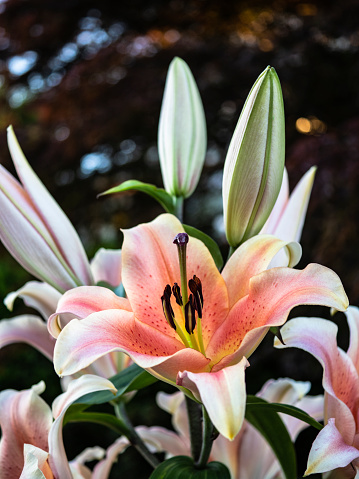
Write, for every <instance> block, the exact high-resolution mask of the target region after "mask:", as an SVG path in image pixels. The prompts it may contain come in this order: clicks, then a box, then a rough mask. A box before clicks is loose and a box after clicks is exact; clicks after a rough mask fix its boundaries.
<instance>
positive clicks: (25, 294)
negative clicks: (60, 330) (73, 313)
mask: <svg viewBox="0 0 359 479" xmlns="http://www.w3.org/2000/svg"><path fill="white" fill-rule="evenodd" d="M16 298H22V299H23V301H24V303H25V304H26V306H29V307H30V308H34V309H36V310H37V311H39V313H41V315H42V316H43V318H44V319H45V320H47V318H48V317H49V316H50V315H51V314H53V313H54V311H56V307H57V303H58V301H59V299H60V298H61V294H60V293H59V292H58V291H57V290H56V289H55V288H53V287H52V286H50V285H49V284H47V283H40V282H38V281H29V282H27V283H26V284H25V285H24V286H23V287H22V288H20V289H18V290H17V291H13V292H12V293H9V294H8V295H7V296H6V298H5V300H4V303H5V305H6V307H7V309H9V310H10V311H12V309H13V306H14V302H15V300H16Z"/></svg>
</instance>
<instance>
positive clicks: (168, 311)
mask: <svg viewBox="0 0 359 479" xmlns="http://www.w3.org/2000/svg"><path fill="white" fill-rule="evenodd" d="M182 232H183V226H182V225H181V223H180V222H179V221H178V220H177V218H175V217H174V216H172V215H168V214H165V215H161V216H159V217H158V218H156V219H155V220H154V221H153V222H152V223H148V224H143V225H139V226H137V227H135V228H132V229H129V230H125V231H124V244H123V249H122V278H123V285H124V288H125V291H126V294H127V298H119V297H117V296H116V295H114V294H113V293H112V292H111V291H109V290H106V289H104V288H99V287H82V288H81V287H80V288H75V289H73V290H71V291H68V292H67V293H65V294H64V296H63V297H62V299H61V300H60V302H59V305H58V309H57V315H59V316H61V314H63V313H72V315H73V317H77V318H80V320H76V319H73V320H72V321H70V322H69V323H68V324H67V326H65V327H64V329H63V330H62V331H61V333H60V334H59V336H58V338H57V342H56V345H55V351H54V365H55V369H56V371H57V373H58V374H59V375H60V376H62V375H68V374H73V373H75V372H76V371H78V370H80V369H82V368H84V367H86V366H88V365H89V364H91V363H92V362H93V361H95V360H96V359H98V358H99V357H102V356H103V355H104V354H106V353H109V352H111V351H123V352H125V353H127V354H128V355H129V356H130V357H131V358H132V360H133V361H135V362H136V363H137V364H138V365H139V366H141V367H143V368H144V369H146V370H148V371H149V372H150V373H151V374H153V375H154V376H156V377H158V378H159V379H161V380H163V381H166V382H169V383H171V384H174V385H177V386H178V387H180V388H184V391H185V392H186V393H187V394H189V395H190V396H191V395H192V396H194V397H195V398H196V399H197V400H198V401H201V402H202V403H203V404H204V406H205V407H206V409H207V411H208V414H209V416H210V418H211V420H212V422H213V424H214V425H215V427H216V428H217V429H218V430H219V431H220V433H221V434H223V435H224V436H225V437H227V438H228V439H231V440H232V439H233V438H234V437H235V436H236V435H237V433H238V432H239V430H240V428H241V426H242V423H243V417H244V409H245V402H246V392H245V380H244V370H245V368H246V366H247V363H248V362H247V359H246V358H247V357H249V355H250V354H251V353H252V352H253V351H254V350H255V349H256V347H257V346H258V344H259V343H260V342H261V340H262V339H263V337H264V335H265V334H266V332H267V331H268V328H269V327H271V326H280V325H282V324H283V323H284V322H285V321H286V319H287V317H288V314H289V312H290V310H291V309H292V308H293V307H294V306H296V305H299V304H321V305H327V306H330V307H334V308H336V309H339V310H345V309H346V307H347V304H348V300H347V297H346V294H345V292H344V289H343V286H342V284H341V282H340V280H339V278H338V276H337V275H336V274H335V273H334V272H333V271H331V270H329V269H328V268H325V267H324V266H320V265H317V264H311V265H309V266H307V267H306V268H305V269H304V270H302V271H300V270H294V269H292V268H288V267H283V268H272V269H269V270H267V267H268V264H269V263H270V261H271V259H272V258H273V256H275V254H276V253H277V252H278V251H279V250H280V249H281V248H283V247H286V248H287V249H288V250H289V251H290V255H289V257H290V264H289V265H290V266H292V265H294V264H296V262H297V261H298V260H299V257H300V247H299V245H297V244H292V243H291V244H286V242H284V241H282V240H279V239H278V238H275V237H273V236H267V235H259V236H255V237H253V238H251V239H250V240H248V241H247V242H245V243H243V244H242V245H241V246H240V247H239V248H238V249H237V250H236V251H235V253H234V254H233V255H232V256H231V258H230V259H229V261H228V262H227V264H226V266H225V267H224V269H223V271H222V274H220V273H219V271H218V270H217V268H216V266H215V263H214V261H213V259H212V257H211V255H210V253H209V251H208V249H207V248H206V247H205V246H204V244H203V243H202V242H201V241H199V240H197V239H195V238H190V240H189V242H188V245H187V244H186V237H187V235H186V234H185V233H182ZM174 238H175V243H176V246H175V245H173V241H174ZM187 239H188V237H187ZM186 248H187V249H186ZM178 253H179V257H178ZM179 258H180V259H179ZM185 263H186V265H187V266H186V265H185ZM187 274H188V277H189V278H191V279H190V280H189V282H188V283H189V289H190V291H191V294H190V295H189V294H188V290H187V280H186V276H187ZM179 284H181V288H180V287H179V286H178V285H179ZM171 286H172V289H171ZM172 294H173V296H174V299H173V298H171V296H172ZM56 322H57V318H56V315H53V317H52V318H50V320H49V327H50V330H51V327H52V324H53V323H56Z"/></svg>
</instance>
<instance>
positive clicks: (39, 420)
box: [0, 375, 116, 479]
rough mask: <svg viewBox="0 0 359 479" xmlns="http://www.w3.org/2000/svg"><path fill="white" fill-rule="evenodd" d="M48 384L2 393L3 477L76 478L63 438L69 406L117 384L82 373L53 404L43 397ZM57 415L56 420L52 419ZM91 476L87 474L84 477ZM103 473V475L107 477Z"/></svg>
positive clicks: (0, 448) (0, 447)
mask: <svg viewBox="0 0 359 479" xmlns="http://www.w3.org/2000/svg"><path fill="white" fill-rule="evenodd" d="M44 389H45V385H44V383H43V381H41V382H40V383H39V384H37V385H36V386H33V387H32V389H28V390H24V391H20V392H19V391H14V390H12V389H7V390H5V391H2V392H1V393H0V426H1V429H2V437H1V440H0V477H1V478H2V479H13V478H14V477H20V478H21V479H30V478H34V477H36V478H42V479H53V478H61V479H73V478H74V477H79V476H73V474H72V470H73V471H75V468H72V467H71V464H69V462H68V460H67V457H66V453H65V449H64V445H63V440H62V424H63V419H64V416H65V413H66V411H67V409H68V407H69V406H70V405H71V404H72V403H73V402H74V401H76V399H78V398H79V397H81V396H83V395H84V394H88V393H91V392H94V391H101V390H109V391H112V392H113V393H116V388H115V387H114V386H113V384H112V383H111V382H110V381H108V380H107V379H103V378H100V377H97V376H91V375H87V376H82V377H81V378H80V379H77V380H74V381H72V382H71V383H70V385H69V388H68V390H67V392H65V393H63V394H61V395H60V396H59V397H58V398H56V400H55V401H54V403H53V408H52V412H51V409H50V407H49V406H48V405H47V404H46V403H45V401H44V400H43V399H41V398H40V396H39V394H41V392H43V391H44ZM53 417H54V420H53ZM80 477H83V476H80ZM85 477H86V478H88V476H84V479H85ZM105 477H106V476H104V478H103V479H105Z"/></svg>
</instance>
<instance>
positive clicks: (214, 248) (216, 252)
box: [183, 225, 223, 270]
mask: <svg viewBox="0 0 359 479" xmlns="http://www.w3.org/2000/svg"><path fill="white" fill-rule="evenodd" d="M183 227H184V230H185V232H186V233H187V234H189V235H190V236H193V238H197V239H199V240H201V241H202V243H204V244H205V245H206V246H207V248H208V250H209V252H210V253H211V255H212V258H213V259H214V262H215V263H216V266H217V268H218V269H219V270H221V268H222V266H223V258H222V254H221V251H220V249H219V246H218V244H217V243H216V242H215V241H214V240H213V239H212V238H211V237H210V236H208V235H206V233H203V232H202V231H200V230H198V229H197V228H194V227H193V226H189V225H183Z"/></svg>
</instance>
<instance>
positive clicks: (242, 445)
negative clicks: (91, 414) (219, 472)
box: [147, 379, 323, 479]
mask: <svg viewBox="0 0 359 479" xmlns="http://www.w3.org/2000/svg"><path fill="white" fill-rule="evenodd" d="M310 387H311V385H310V383H309V382H297V381H293V380H291V379H278V380H270V381H267V382H266V384H265V385H264V386H263V388H262V390H261V391H260V392H259V393H258V394H257V396H259V397H261V398H263V399H266V400H267V401H269V402H276V403H284V404H290V405H293V406H296V407H299V408H300V409H303V410H304V411H306V412H307V413H308V414H310V415H311V416H312V417H315V419H317V420H321V419H322V418H323V396H322V395H320V396H315V397H313V396H306V394H307V393H308V392H309V389H310ZM157 403H158V405H159V406H160V407H161V408H162V409H164V410H165V411H167V412H169V413H170V414H172V425H173V427H174V429H175V431H176V432H174V431H170V430H168V429H165V428H162V427H150V428H149V429H148V432H147V436H148V437H151V435H152V439H153V441H156V442H157V443H158V446H157V450H158V451H161V450H162V451H166V452H167V454H166V457H167V458H168V457H171V456H177V455H186V456H190V455H191V444H190V435H189V429H188V417H187V408H186V404H185V401H184V395H183V394H182V392H177V393H174V394H166V393H162V392H160V393H158V395H157ZM281 417H282V419H283V421H284V423H285V424H286V427H287V429H288V432H289V434H290V436H291V438H292V440H293V442H294V441H295V440H296V438H297V436H298V434H299V433H300V432H301V431H302V430H303V429H305V428H306V427H307V424H305V423H303V422H302V421H300V420H299V419H296V418H293V417H291V416H287V415H286V414H281ZM253 451H260V458H261V460H260V461H258V456H257V455H256V454H253ZM211 461H219V462H222V463H223V464H225V465H226V466H227V467H228V469H229V471H230V474H231V479H284V475H283V472H282V471H281V467H280V464H279V462H278V460H277V458H276V456H275V455H274V453H273V451H272V449H271V448H270V447H269V445H268V443H267V442H266V440H265V439H264V438H263V436H261V434H260V433H259V432H258V431H257V430H256V429H255V428H254V427H253V426H252V425H251V424H250V423H248V422H247V421H244V424H243V427H242V429H241V431H240V433H239V434H238V435H237V436H236V438H235V440H234V441H229V440H228V439H226V438H225V437H223V436H221V435H220V436H219V437H218V438H217V439H216V440H215V441H214V443H213V447H212V451H211V455H210V457H209V462H211Z"/></svg>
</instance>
